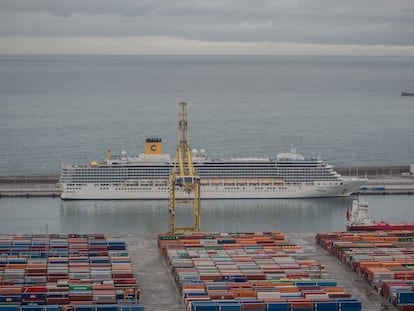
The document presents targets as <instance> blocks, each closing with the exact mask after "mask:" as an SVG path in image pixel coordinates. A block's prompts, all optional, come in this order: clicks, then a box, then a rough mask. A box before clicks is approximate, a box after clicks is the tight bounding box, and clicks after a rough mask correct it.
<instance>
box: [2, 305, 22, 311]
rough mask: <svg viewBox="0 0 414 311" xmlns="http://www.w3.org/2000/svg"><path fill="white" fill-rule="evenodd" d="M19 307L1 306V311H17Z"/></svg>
mask: <svg viewBox="0 0 414 311" xmlns="http://www.w3.org/2000/svg"><path fill="white" fill-rule="evenodd" d="M18 308H19V305H0V311H17V309H18Z"/></svg>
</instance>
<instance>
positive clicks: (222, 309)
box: [217, 302, 242, 311]
mask: <svg viewBox="0 0 414 311" xmlns="http://www.w3.org/2000/svg"><path fill="white" fill-rule="evenodd" d="M217 306H218V311H241V310H242V305H241V304H240V303H238V302H217Z"/></svg>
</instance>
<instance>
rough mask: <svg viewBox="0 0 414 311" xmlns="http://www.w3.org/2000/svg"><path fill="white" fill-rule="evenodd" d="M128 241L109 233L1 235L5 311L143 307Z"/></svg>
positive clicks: (0, 301)
mask: <svg viewBox="0 0 414 311" xmlns="http://www.w3.org/2000/svg"><path fill="white" fill-rule="evenodd" d="M138 299H139V290H138V287H137V282H136V278H135V276H134V272H133V269H132V264H131V261H130V258H129V254H128V252H127V251H126V244H125V241H123V240H122V239H115V238H111V237H108V236H104V235H99V234H94V235H80V234H52V235H0V310H2V311H15V310H22V311H23V310H30V311H41V310H48V311H54V310H72V309H74V308H76V309H77V310H82V311H115V310H122V311H140V310H143V306H142V305H140V304H139V303H138Z"/></svg>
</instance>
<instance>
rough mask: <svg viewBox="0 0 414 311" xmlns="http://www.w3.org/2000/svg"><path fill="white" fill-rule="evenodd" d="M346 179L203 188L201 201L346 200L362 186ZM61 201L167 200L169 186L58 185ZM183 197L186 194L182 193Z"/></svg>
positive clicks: (360, 181) (354, 180) (356, 180)
mask: <svg viewBox="0 0 414 311" xmlns="http://www.w3.org/2000/svg"><path fill="white" fill-rule="evenodd" d="M364 182H365V181H364V180H361V179H349V180H346V181H342V182H335V183H318V184H315V183H295V184H282V185H260V186H257V185H255V186H253V185H202V186H201V198H202V199H285V198H318V197H341V196H349V195H351V194H352V193H355V192H358V191H359V188H360V186H361V185H362V184H363V183H364ZM61 187H62V193H61V198H62V199H64V200H81V199H82V200H120V199H122V200H168V199H169V188H168V186H165V185H164V186H154V185H152V186H147V187H142V186H133V185H126V186H119V185H116V186H115V185H104V186H100V185H96V184H82V185H78V186H76V187H72V188H68V186H67V185H66V184H61ZM181 195H182V196H183V197H185V196H186V194H185V193H184V192H183V193H181Z"/></svg>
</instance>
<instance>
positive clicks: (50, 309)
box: [44, 305, 59, 311]
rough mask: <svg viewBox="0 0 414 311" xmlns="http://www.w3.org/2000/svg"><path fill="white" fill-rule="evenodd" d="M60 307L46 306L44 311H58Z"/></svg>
mask: <svg viewBox="0 0 414 311" xmlns="http://www.w3.org/2000/svg"><path fill="white" fill-rule="evenodd" d="M58 310H59V306H58V305H45V306H44V311H58Z"/></svg>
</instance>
